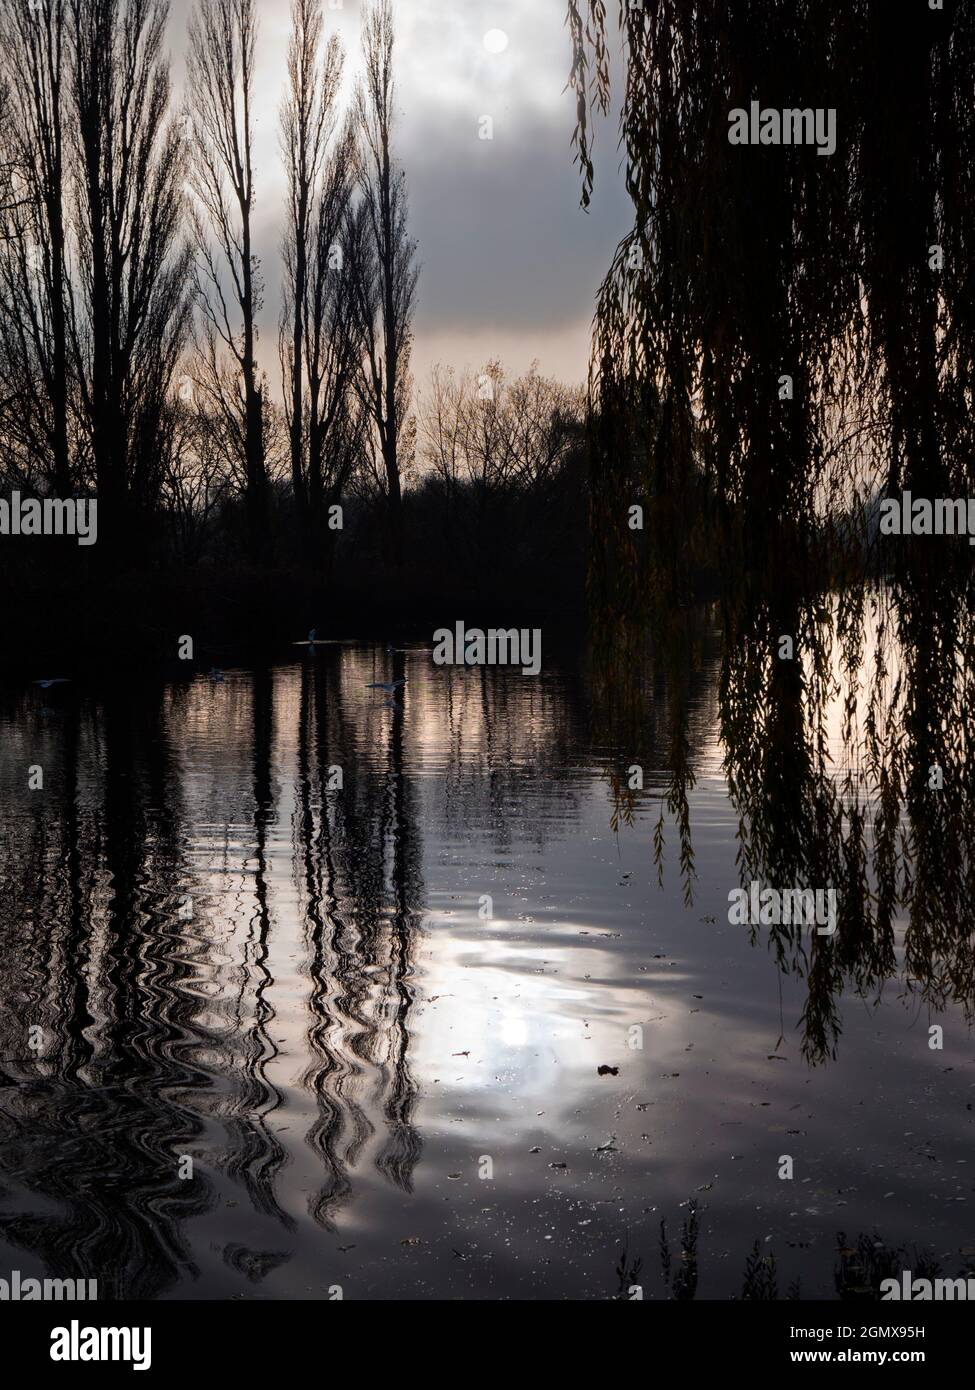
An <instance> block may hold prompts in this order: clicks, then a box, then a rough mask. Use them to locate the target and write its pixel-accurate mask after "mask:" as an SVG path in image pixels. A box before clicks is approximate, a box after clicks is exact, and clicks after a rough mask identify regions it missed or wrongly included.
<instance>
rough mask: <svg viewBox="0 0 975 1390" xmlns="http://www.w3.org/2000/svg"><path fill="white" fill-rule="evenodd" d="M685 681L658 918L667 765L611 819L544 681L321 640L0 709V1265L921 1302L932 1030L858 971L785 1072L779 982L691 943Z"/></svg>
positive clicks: (714, 668)
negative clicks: (850, 1287) (866, 1296)
mask: <svg viewBox="0 0 975 1390" xmlns="http://www.w3.org/2000/svg"><path fill="white" fill-rule="evenodd" d="M718 678H719V667H718V657H717V655H716V653H715V652H714V651H713V650H710V649H708V648H706V649H705V652H704V656H703V658H702V660H701V662H700V663H699V666H698V669H697V671H696V674H695V678H694V681H693V683H692V686H691V690H690V702H689V708H688V717H687V731H688V746H689V758H690V761H691V764H692V766H693V771H694V777H695V783H694V786H693V789H692V790H691V791H690V794H689V802H688V808H689V818H690V830H691V834H692V836H693V851H694V861H693V869H694V875H695V876H694V879H693V881H692V884H691V887H692V891H693V900H692V901H691V902H690V903H688V902H687V901H685V894H684V883H683V881H682V875H681V872H680V864H679V858H678V836H677V832H676V828H675V826H674V824H673V816H672V814H671V813H670V812H667V811H665V815H664V825H663V833H664V847H663V851H662V869H663V883H662V886H661V885H660V883H659V882H658V871H657V867H656V865H655V863H654V858H653V840H654V831H655V827H656V826H657V823H658V820H659V817H660V813H661V795H662V792H663V791H664V790H665V788H666V785H667V781H668V778H667V769H666V766H665V764H666V760H667V753H666V740H665V739H660V740H658V741H657V744H656V745H655V746H656V747H657V753H656V755H655V757H656V762H655V763H654V762H653V760H652V759H651V760H650V761H649V762H648V764H647V766H645V768H644V785H643V789H642V790H641V791H639V792H638V793H637V794H636V796H635V798H634V802H633V814H632V817H631V819H632V824H627V823H626V818H624V819H623V821H622V822H621V823H620V824H618V825H617V826H616V828H615V829H614V827H613V823H612V821H613V810H614V798H613V795H612V791H611V773H612V770H613V768H614V767H618V766H620V765H622V766H623V767H624V768H625V767H626V766H627V755H626V751H625V750H621V749H619V748H616V747H613V746H611V745H609V744H607V743H606V742H605V739H604V738H603V736H601V735H600V734H599V733H598V732H597V731H596V726H595V724H594V721H593V719H592V717H591V706H590V698H589V691H588V677H587V674H586V667H585V662H583V661H580V660H576V659H575V658H574V657H573V656H571V655H568V656H566V657H565V658H564V659H561V660H559V661H558V662H555V663H553V662H548V663H546V669H545V670H544V671H543V673H542V674H541V675H540V676H539V677H538V678H535V679H532V678H526V677H523V676H522V675H521V674H520V672H519V671H518V670H517V669H515V670H507V669H505V670H484V669H477V670H470V671H465V670H463V669H446V668H437V667H435V666H434V665H433V664H432V662H431V658H430V651H429V644H426V645H424V644H422V643H418V644H416V645H411V644H410V643H409V642H406V643H404V644H403V649H402V650H399V651H391V650H389V649H387V647H386V646H385V645H384V644H380V645H370V644H365V643H351V642H350V643H336V644H330V645H327V646H323V647H319V648H317V649H316V650H315V651H314V652H308V651H305V652H299V653H298V655H297V658H296V659H290V658H288V659H286V660H284V661H283V662H281V663H280V664H277V665H269V666H264V667H261V668H259V669H245V668H234V667H232V666H229V665H228V668H227V669H226V671H224V672H223V673H222V678H221V676H220V675H218V676H217V677H216V678H215V677H214V676H208V675H206V674H204V673H203V672H200V673H199V674H197V675H195V676H194V677H193V678H192V679H187V680H173V681H170V682H169V683H167V682H164V681H162V680H159V681H151V680H148V681H136V680H130V681H127V680H125V679H124V678H122V679H121V680H120V681H119V682H118V683H117V684H116V685H114V686H112V687H110V688H105V689H98V688H88V687H86V686H84V685H83V684H81V683H78V682H72V683H68V684H65V685H61V686H56V687H52V688H51V689H49V690H47V691H45V690H42V689H39V688H38V687H36V686H30V687H27V688H18V689H14V690H8V691H6V693H5V695H4V697H3V703H2V707H0V746H2V758H0V779H2V781H0V794H2V806H3V813H4V814H3V820H2V830H0V936H2V949H3V955H2V972H0V1038H2V1062H0V1083H2V1089H0V1275H3V1276H4V1277H8V1276H7V1272H8V1271H9V1270H14V1269H17V1270H19V1271H20V1272H21V1275H22V1277H24V1278H26V1277H29V1276H31V1275H34V1276H41V1275H48V1276H61V1277H68V1276H73V1277H78V1278H95V1279H97V1280H98V1286H99V1295H100V1297H162V1298H248V1299H273V1298H329V1297H337V1296H339V1294H341V1296H342V1297H344V1298H350V1299H425V1298H458V1299H492V1300H494V1299H562V1298H571V1299H606V1298H612V1297H614V1296H617V1295H618V1294H619V1293H620V1291H621V1289H629V1288H631V1287H633V1286H634V1285H639V1286H640V1287H641V1288H642V1289H643V1296H644V1297H645V1298H665V1297H668V1296H671V1295H672V1294H673V1293H674V1292H675V1291H676V1292H680V1291H681V1290H683V1292H684V1293H685V1294H687V1293H688V1292H696V1296H697V1297H699V1298H726V1297H730V1296H734V1297H737V1296H741V1294H742V1292H743V1279H744V1271H745V1266H746V1262H747V1261H748V1260H749V1257H750V1256H751V1257H752V1259H753V1261H754V1259H755V1246H756V1242H757V1259H758V1260H759V1262H760V1263H759V1265H758V1266H755V1265H754V1264H753V1273H754V1269H755V1268H758V1269H759V1270H760V1271H765V1272H766V1273H768V1272H770V1271H771V1269H772V1265H771V1259H772V1258H774V1261H775V1275H774V1277H775V1287H776V1290H777V1292H778V1295H779V1296H780V1297H783V1296H785V1295H786V1293H787V1292H788V1291H789V1289H790V1288H792V1289H793V1292H795V1282H796V1281H798V1292H799V1294H800V1296H802V1297H832V1296H835V1285H834V1269H835V1267H836V1265H837V1261H838V1259H839V1258H840V1257H839V1256H838V1255H837V1249H838V1247H840V1248H843V1246H844V1243H845V1248H847V1249H850V1248H852V1247H853V1246H855V1244H856V1242H857V1241H858V1240H859V1239H860V1238H861V1237H863V1238H865V1239H866V1241H867V1243H868V1245H869V1246H870V1247H871V1248H874V1249H877V1250H882V1249H893V1248H894V1247H898V1246H901V1245H904V1246H907V1247H909V1248H911V1249H913V1247H914V1246H917V1248H918V1250H919V1251H920V1252H923V1253H925V1254H926V1255H927V1256H929V1257H932V1258H934V1259H936V1260H937V1261H939V1262H940V1263H941V1265H942V1267H943V1268H944V1269H945V1270H946V1271H947V1272H949V1273H954V1272H956V1268H957V1267H960V1266H962V1265H963V1264H964V1263H965V1260H966V1258H967V1256H968V1255H969V1254H970V1253H971V1248H970V1247H971V1245H972V1244H973V1243H975V1234H973V1232H972V1230H971V1229H970V1226H971V1213H972V1208H973V1203H975V1186H973V1182H975V1153H973V1150H972V1144H971V1138H972V1124H973V1110H972V1106H973V1104H975V1055H973V1052H975V1050H973V1044H972V1040H971V1036H970V1033H969V1030H968V1027H967V1025H966V1023H965V1021H964V1018H963V1017H962V1015H961V1013H960V1011H958V1010H957V1009H955V1008H953V1007H950V1006H948V1007H946V1008H945V1009H944V1011H943V1012H941V1013H932V1012H929V1010H928V1008H927V1007H926V1006H922V1005H920V1004H919V1002H918V999H917V996H916V995H915V994H913V993H910V992H906V991H905V989H904V986H903V982H902V981H900V980H898V979H897V978H894V979H892V980H890V981H889V982H888V983H887V984H886V986H885V987H883V988H882V989H880V990H877V991H874V992H872V993H871V994H870V996H869V997H857V996H855V995H853V994H852V993H849V994H846V993H845V994H843V996H842V997H841V998H840V999H839V1000H838V1001H837V1007H838V1011H839V1016H840V1018H841V1025H842V1026H841V1033H840V1038H839V1043H838V1046H837V1048H836V1056H835V1057H834V1058H825V1059H819V1060H818V1061H816V1062H814V1061H812V1060H810V1059H809V1058H808V1057H805V1056H804V1055H803V1053H802V1050H801V1047H800V1033H801V1028H800V1018H801V1015H802V1011H803V1004H804V999H805V993H806V984H805V981H804V979H803V978H802V975H801V973H788V972H785V973H783V972H781V971H780V970H779V969H778V967H777V964H776V960H775V958H774V955H773V953H772V952H770V950H769V949H768V943H767V941H766V940H764V939H763V936H762V934H761V933H758V935H757V937H755V938H753V937H752V936H751V935H750V933H749V931H748V929H747V928H742V927H741V926H737V925H731V924H730V923H729V920H728V895H729V892H730V891H731V890H732V889H734V888H736V887H737V885H738V882H739V875H738V869H737V867H736V848H737V841H736V836H737V833H738V822H739V815H738V812H737V810H736V809H735V807H734V806H733V805H732V803H731V801H730V799H729V795H728V787H727V784H726V780H725V775H724V772H723V760H724V753H725V750H724V749H723V747H722V744H721V741H720V738H719V733H718V728H719V719H718V706H717V701H718V693H717V686H718ZM397 680H402V681H404V682H405V684H403V685H399V686H396V687H395V689H394V690H393V691H392V692H387V691H384V690H382V689H373V688H370V686H372V685H373V683H375V682H393V681H397ZM31 769H33V772H32V771H31ZM38 769H40V771H41V777H42V785H39V786H38V785H34V786H33V787H31V785H30V784H31V782H33V783H35V784H36V783H37V781H38V776H37V770H38ZM932 1024H940V1025H942V1026H943V1028H944V1039H943V1047H942V1048H941V1049H936V1048H932V1046H930V1042H931V1035H930V1034H929V1028H930V1027H931V1025H932ZM601 1068H603V1069H605V1068H609V1069H611V1070H604V1071H603V1072H602V1073H601V1072H600V1069H601ZM786 1160H789V1162H786ZM789 1171H791V1176H788V1175H786V1174H787V1173H788V1172H789ZM661 1223H663V1227H662V1225H661ZM682 1227H683V1228H684V1241H683V1250H682V1241H681V1230H682ZM662 1231H663V1233H664V1246H666V1249H667V1250H669V1261H670V1263H669V1265H668V1257H667V1255H666V1254H663V1253H662V1251H663V1248H664V1247H663V1246H662V1244H661V1235H662ZM838 1233H844V1234H843V1236H842V1237H841V1239H839V1240H838ZM621 1260H622V1265H621ZM895 1263H896V1261H895ZM899 1267H900V1266H899V1265H898V1268H899ZM908 1267H910V1266H908ZM688 1280H690V1287H689V1285H688ZM682 1281H683V1282H682Z"/></svg>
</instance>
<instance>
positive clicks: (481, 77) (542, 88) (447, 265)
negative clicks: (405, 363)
mask: <svg viewBox="0 0 975 1390" xmlns="http://www.w3.org/2000/svg"><path fill="white" fill-rule="evenodd" d="M190 4H191V0H173V4H172V20H171V25H170V33H171V44H172V48H173V51H174V60H175V72H176V78H177V82H180V81H181V75H182V51H183V44H184V42H185V40H184V37H183V36H184V35H185V30H186V16H187V15H188V13H189V9H190ZM258 13H259V17H260V26H261V30H260V33H261V39H260V45H259V48H258V75H257V82H256V89H257V103H256V116H255V120H256V123H257V151H256V167H257V170H258V190H257V193H258V197H257V211H256V216H257V223H258V240H259V253H260V255H261V259H262V263H263V268H264V273H265V276H266V279H267V285H268V296H267V306H266V309H265V314H264V318H265V324H264V334H263V341H262V355H263V359H264V364H265V368H266V370H267V371H268V373H269V375H270V376H271V378H272V380H273V381H274V382H275V384H276V382H277V379H278V376H279V371H278V368H277V355H276V354H277V348H276V323H277V313H278V293H277V276H278V270H277V265H276V262H277V257H278V247H279V243H280V231H281V229H280V226H279V221H278V219H279V216H280V211H281V208H282V206H283V200H284V182H283V173H282V169H281V159H280V153H279V147H278V136H277V119H278V117H277V112H278V109H279V105H280V99H281V84H282V81H283V77H284V70H285V68H284V65H285V60H286V52H287V43H288V23H289V21H288V13H289V6H288V5H287V3H286V0H258ZM565 13H566V7H565V4H564V0H531V3H530V4H526V3H525V2H524V0H491V3H490V4H489V5H481V6H478V5H471V4H469V3H464V4H457V3H456V0H395V4H394V15H395V20H396V26H397V44H398V47H397V59H396V61H397V84H398V97H399V100H398V107H399V127H398V132H397V152H398V156H399V158H400V159H401V161H402V163H403V166H404V168H405V170H406V173H407V178H408V182H409V190H410V209H411V227H412V231H413V235H414V236H415V237H416V238H417V240H418V242H419V252H418V256H419V260H420V262H421V264H422V267H423V270H422V275H421V280H420V294H419V302H418V317H417V341H416V346H415V352H414V371H415V375H416V377H417V380H418V381H422V380H424V379H425V378H426V376H427V373H428V370H429V367H430V366H431V365H432V363H434V362H437V361H442V362H448V363H452V364H453V365H455V366H457V367H462V366H464V365H465V364H466V365H470V366H479V365H481V364H483V363H485V362H487V361H488V360H489V359H491V358H493V357H500V358H501V359H502V360H503V361H504V362H505V363H506V364H508V365H509V366H510V368H511V369H513V370H515V371H521V370H524V369H525V368H526V367H527V366H528V365H529V363H530V362H531V361H532V359H533V358H535V357H537V358H539V359H540V361H541V366H542V369H543V370H544V371H545V372H547V373H549V374H551V375H554V376H560V377H562V378H563V379H565V380H569V381H581V380H582V379H583V378H584V377H585V374H586V369H587V366H588V358H589V326H590V322H591V319H592V306H593V301H594V297H595V293H596V290H597V288H598V286H599V282H600V281H601V279H602V277H603V275H604V274H605V273H606V270H607V269H608V267H609V264H610V261H611V259H612V253H613V250H614V248H615V245H616V242H617V241H618V240H619V237H620V236H621V235H622V233H623V232H624V231H625V230H626V229H627V225H628V215H627V208H628V203H627V201H626V199H625V195H624V193H623V192H622V189H621V188H620V186H619V181H618V180H617V179H615V171H616V169H617V166H618V162H619V160H618V155H617V154H616V151H615V131H614V130H613V128H612V125H613V123H612V121H610V122H604V123H603V124H604V126H606V129H604V130H603V131H602V134H601V136H600V143H599V146H598V149H599V151H600V156H601V158H600V182H599V186H598V197H597V200H596V204H595V205H594V207H593V208H592V210H591V211H590V213H589V214H588V215H587V214H585V213H583V212H582V210H581V209H580V207H579V179H578V176H577V171H576V170H575V169H574V168H573V166H572V152H571V149H570V145H569V141H570V138H571V135H572V128H573V122H574V119H575V110H574V106H573V99H572V95H571V93H569V92H566V91H565V90H564V89H565V83H566V79H567V77H568V73H569V67H570V61H571V54H570V46H569V38H568V33H567V31H566V29H565V22H564V21H565ZM325 15H326V28H327V32H329V33H332V32H335V33H337V34H338V35H339V37H340V38H341V39H342V41H343V43H344V44H345V47H346V51H347V53H348V55H349V71H350V74H351V73H352V72H354V70H355V68H356V66H357V64H358V54H359V38H358V15H359V5H358V3H357V0H345V4H344V5H342V6H339V7H337V8H331V7H329V6H328V4H327V0H326V9H325ZM492 29H501V30H503V31H504V32H505V33H506V34H507V35H508V39H509V43H508V47H507V48H506V49H505V51H504V52H503V53H490V52H488V51H487V49H486V48H485V46H484V36H485V34H486V33H487V32H488V31H489V30H492ZM484 115H490V116H491V117H492V119H493V120H494V139H493V140H492V141H486V140H480V139H479V138H478V122H479V120H480V118H481V117H482V116H484Z"/></svg>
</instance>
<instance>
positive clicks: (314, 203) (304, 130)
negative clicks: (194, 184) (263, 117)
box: [279, 0, 351, 553]
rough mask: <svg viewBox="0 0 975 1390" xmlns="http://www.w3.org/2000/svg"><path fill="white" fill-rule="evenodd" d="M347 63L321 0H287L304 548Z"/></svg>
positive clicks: (290, 352)
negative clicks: (327, 32)
mask: <svg viewBox="0 0 975 1390" xmlns="http://www.w3.org/2000/svg"><path fill="white" fill-rule="evenodd" d="M343 65H344V55H343V53H342V48H341V45H340V43H339V40H338V38H337V37H335V36H334V35H333V36H332V38H331V39H329V41H328V43H327V44H325V45H323V24H322V3H321V0H292V6H291V43H290V46H289V49H288V95H287V99H286V101H285V104H284V107H283V109H282V113H281V143H282V149H283V152H284V158H285V164H286V167H287V171H288V222H287V227H286V231H285V239H284V269H285V277H284V296H283V307H282V315H281V329H280V338H279V351H280V357H281V369H282V377H283V382H284V397H285V412H286V416H287V421H288V436H289V445H290V458H291V484H292V492H293V495H294V500H295V511H296V515H297V519H298V525H299V529H300V531H301V534H302V540H303V542H304V545H305V549H306V553H313V550H314V539H313V538H314V535H315V532H316V531H317V525H316V523H317V521H318V518H317V516H316V517H315V518H314V521H313V519H312V516H311V512H312V510H313V507H314V506H315V504H317V503H319V502H320V492H321V481H322V478H321V460H322V450H323V443H324V434H325V432H326V431H327V428H328V427H329V425H330V424H331V422H329V421H327V420H323V419H322V409H321V407H322V401H321V397H322V390H323V387H324V385H325V384H326V381H327V375H328V370H327V369H328V365H329V364H327V363H326V361H325V357H326V356H327V354H329V353H330V352H332V351H333V350H335V351H338V350H339V349H340V347H341V344H340V343H333V342H332V340H331V334H330V333H327V332H326V330H327V329H329V328H332V327H334V328H335V329H336V330H341V329H342V325H341V324H335V325H332V324H331V323H330V322H329V318H330V313H329V310H330V307H331V306H332V304H333V302H334V300H335V297H336V296H335V295H334V294H333V293H332V292H331V289H332V286H331V285H330V283H329V279H328V277H329V274H330V273H331V274H332V277H333V280H334V278H335V275H336V274H341V269H342V267H341V264H339V265H338V266H334V265H333V264H332V263H331V262H332V251H333V248H334V246H336V245H339V243H338V240H337V234H338V231H339V227H340V225H341V221H342V219H343V217H344V212H345V205H346V204H347V201H348V196H349V191H350V190H349V170H350V166H351V149H350V142H349V139H348V137H347V136H345V137H340V138H339V140H338V148H337V149H334V148H333V147H334V146H335V143H336V129H337V114H336V105H337V100H338V95H339V89H340V84H341V79H342V69H343ZM323 242H324V244H323ZM339 260H340V261H341V255H340V256H339ZM340 336H343V335H341V333H340ZM306 384H307V391H306ZM343 390H344V388H343ZM306 446H307V447H306ZM313 494H319V495H315V496H313Z"/></svg>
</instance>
